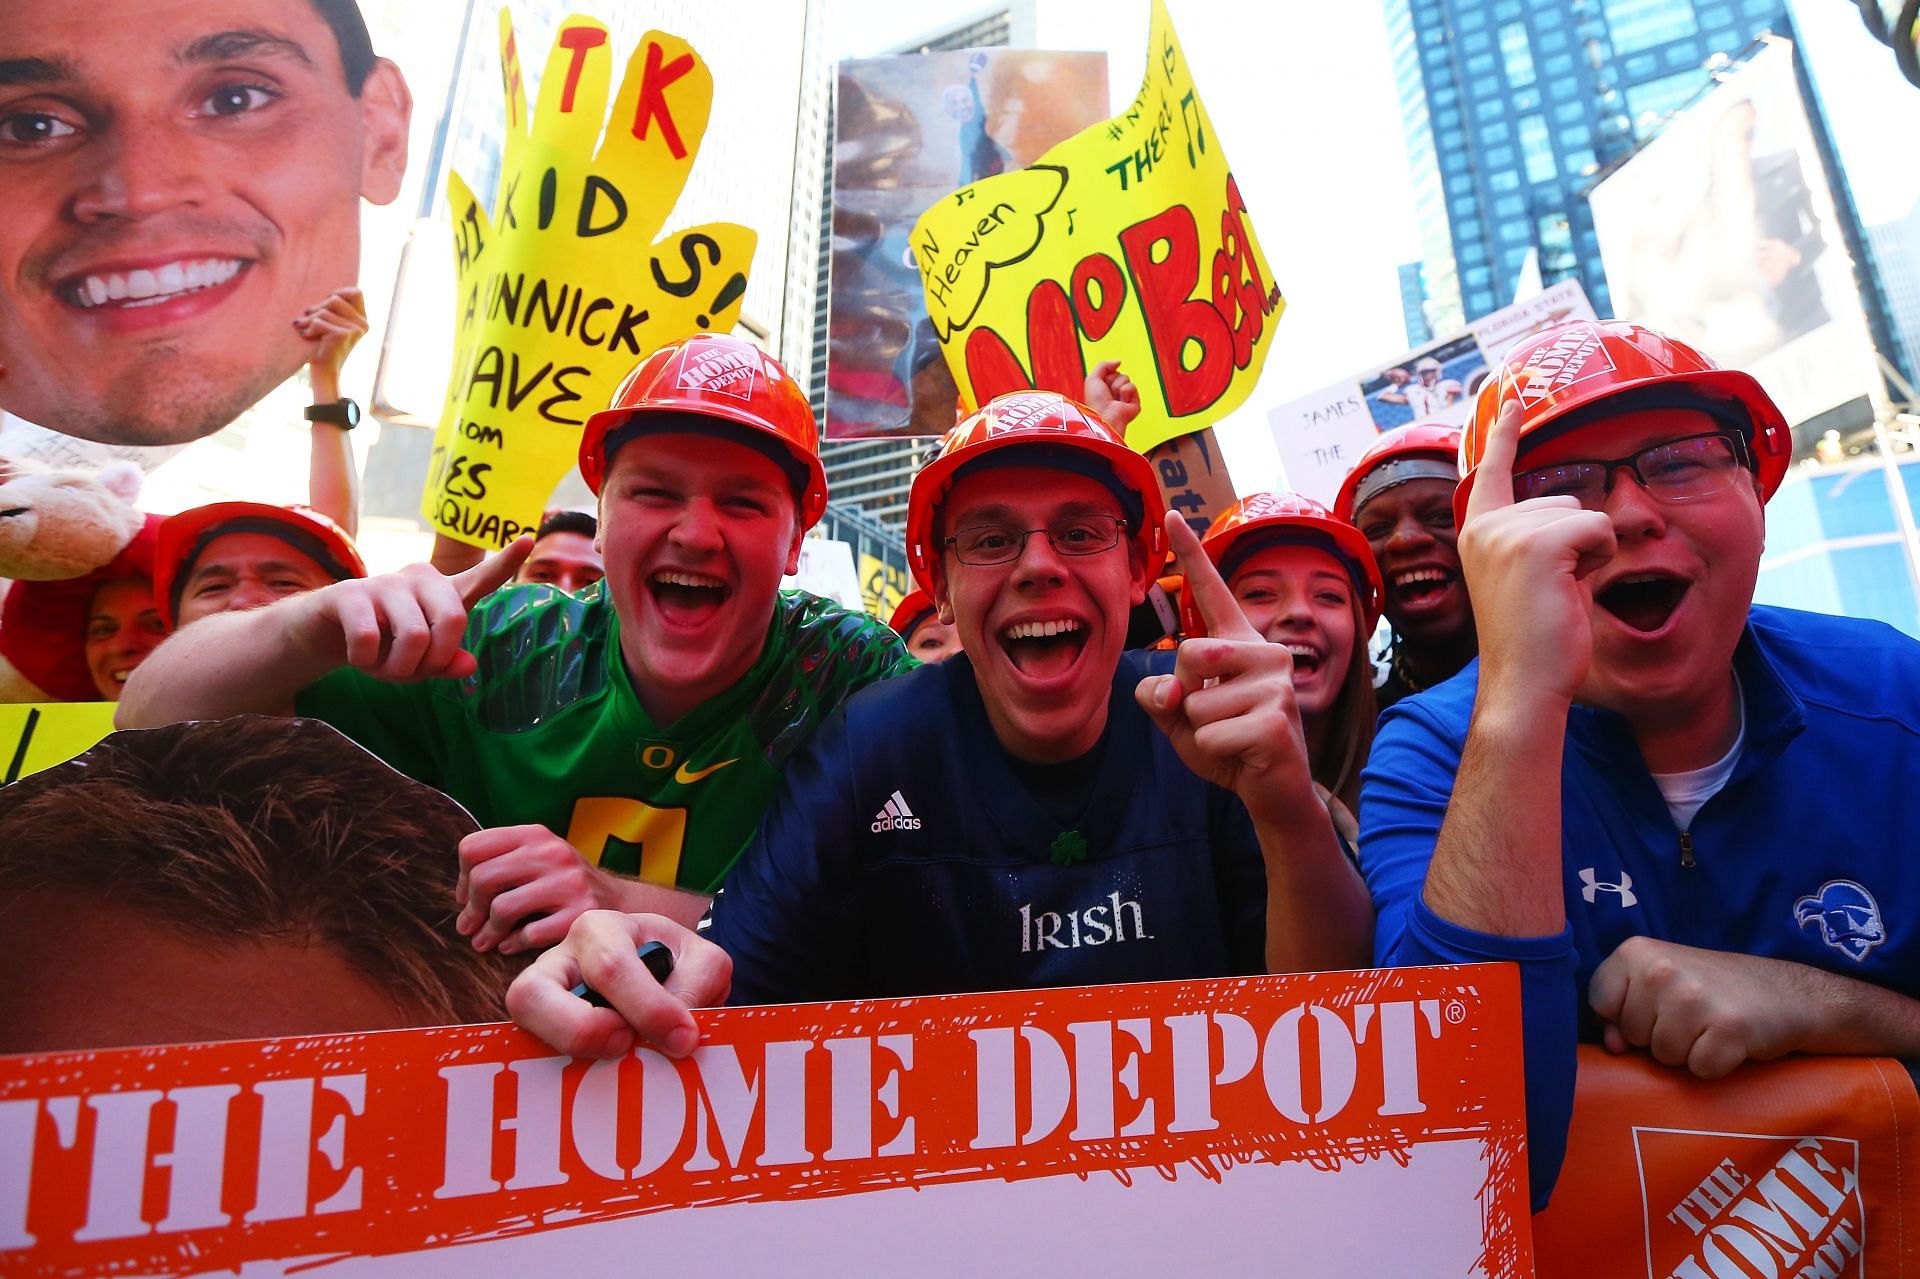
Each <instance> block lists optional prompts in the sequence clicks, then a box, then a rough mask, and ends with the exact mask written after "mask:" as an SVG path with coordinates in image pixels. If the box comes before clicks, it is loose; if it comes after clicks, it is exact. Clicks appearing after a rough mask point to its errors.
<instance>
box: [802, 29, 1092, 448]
mask: <svg viewBox="0 0 1920 1279" xmlns="http://www.w3.org/2000/svg"><path fill="white" fill-rule="evenodd" d="M834 93H835V97H834V138H833V228H832V234H833V256H832V291H831V294H830V296H829V299H828V310H827V315H828V320H827V327H828V348H827V416H826V438H827V439H830V440H845V439H863V438H871V437H875V436H901V435H943V434H945V433H946V432H947V431H948V430H950V429H951V428H952V426H953V423H954V416H955V409H956V407H957V405H958V403H959V392H958V391H957V390H956V389H955V387H954V384H953V375H952V374H951V373H950V372H948V370H947V367H946V362H945V360H944V359H943V358H942V356H941V352H940V343H939V341H938V339H937V338H936V337H935V335H934V331H933V324H932V321H930V320H929V319H928V318H927V303H926V297H925V294H924V293H923V292H922V290H921V287H920V273H919V271H918V270H917V269H916V268H915V265H914V258H913V251H912V249H911V247H910V245H909V235H910V233H911V232H912V230H913V224H914V221H915V220H916V219H917V218H919V216H920V214H921V213H922V212H923V211H924V210H925V209H926V208H927V207H928V206H930V205H932V204H934V203H935V202H937V201H938V200H940V199H941V198H942V197H944V196H946V195H947V194H948V193H950V192H951V191H953V190H954V189H955V188H956V187H964V186H968V185H970V184H972V183H974V182H977V181H979V180H981V179H983V178H988V177H992V176H995V175H997V174H1002V173H1010V172H1013V171H1015V170H1017V169H1021V168H1024V167H1025V166H1027V165H1029V164H1032V163H1033V162H1034V161H1036V160H1038V159H1039V158H1040V157H1041V155H1042V154H1044V153H1045V152H1046V151H1047V150H1048V149H1049V148H1050V147H1052V146H1054V145H1055V144H1056V143H1058V142H1060V141H1062V140H1064V139H1066V138H1069V137H1072V136H1073V135H1074V134H1076V133H1078V132H1080V131H1081V130H1082V129H1084V128H1086V127H1087V126H1089V125H1091V124H1094V123H1095V122H1096V121H1098V120H1100V119H1101V118H1102V117H1103V116H1104V115H1105V114H1106V110H1107V55H1106V54H1104V53H1050V52H1043V51H1038V50H1032V49H998V48H996V49H968V50H961V51H958V52H952V53H918V54H903V55H898V56H891V57H883V58H854V59H848V60H845V61H842V62H841V63H840V64H839V66H838V78H837V80H836V82H835V89H834Z"/></svg>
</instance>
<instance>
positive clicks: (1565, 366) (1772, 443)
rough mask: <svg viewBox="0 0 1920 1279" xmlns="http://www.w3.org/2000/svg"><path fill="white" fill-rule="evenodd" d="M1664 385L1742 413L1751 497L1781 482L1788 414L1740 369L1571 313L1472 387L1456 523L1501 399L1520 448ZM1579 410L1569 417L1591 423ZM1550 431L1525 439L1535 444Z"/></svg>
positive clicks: (1636, 329) (1621, 323)
mask: <svg viewBox="0 0 1920 1279" xmlns="http://www.w3.org/2000/svg"><path fill="white" fill-rule="evenodd" d="M1654 388H1665V389H1666V390H1667V391H1668V392H1669V393H1670V394H1672V395H1673V396H1674V398H1675V399H1676V401H1680V402H1685V401H1692V402H1693V403H1695V404H1699V405H1701V406H1703V407H1708V408H1709V409H1718V410H1721V411H1731V412H1733V413H1736V414H1738V415H1739V416H1741V417H1743V418H1745V419H1746V421H1747V423H1748V425H1749V430H1748V432H1747V447H1748V451H1749V452H1750V453H1751V454H1752V456H1753V460H1754V464H1755V466H1756V467H1757V468H1758V471H1759V477H1760V500H1761V501H1762V502H1765V501H1766V500H1768V499H1769V498H1771V497H1772V496H1773V494H1774V491H1775V490H1776V489H1778V488H1779V487H1780V481H1781V479H1782V478H1783V477H1784V476H1785V475H1786V473H1787V462H1788V460H1789V459H1790V458H1791V457H1792V455H1793V434H1792V431H1791V430H1790V429H1789V427H1788V425H1787V419H1786V416H1785V415H1784V414H1782V413H1781V412H1780V408H1779V406H1778V405H1776V404H1775V403H1774V402H1773V399H1772V397H1771V396H1769V395H1768V394H1767V393H1766V392H1765V391H1764V390H1762V389H1761V387H1760V384H1759V383H1758V382H1756V381H1754V380H1753V378H1752V377H1750V376H1748V375H1747V374H1745V373H1740V372H1737V371H1735V370H1733V369H1723V368H1721V367H1720V366H1719V365H1717V364H1715V363H1714V362H1713V361H1712V360H1709V359H1708V358H1707V357H1706V356H1704V355H1702V354H1701V353H1700V352H1698V351H1696V350H1694V349H1693V348H1692V347H1690V346H1688V345H1687V344H1686V343H1685V342H1681V341H1678V340H1677V339H1674V338H1669V337H1663V336H1662V335H1660V334H1658V333H1656V332H1654V331H1653V330H1652V329H1649V328H1645V327H1643V326H1641V325H1638V324H1631V323H1628V322H1627V321H1625V320H1573V321H1570V322H1569V323H1566V324H1556V325H1554V326H1553V327H1552V328H1550V329H1544V330H1542V331H1541V332H1539V333H1536V334H1535V335H1534V336H1532V337H1530V338H1528V339H1527V340H1526V341H1524V342H1522V343H1520V345H1518V346H1516V347H1514V348H1513V350H1511V351H1509V352H1508V353H1507V358H1506V359H1505V360H1504V361H1502V362H1501V364H1500V367H1499V369H1497V370H1496V371H1495V373H1494V375H1493V376H1491V377H1489V378H1488V379H1487V380H1486V382H1485V383H1483V384H1482V385H1481V387H1480V398H1479V401H1478V402H1477V403H1476V404H1475V405H1474V413H1473V420H1472V421H1471V422H1469V423H1468V424H1467V429H1466V431H1465V433H1464V434H1462V436H1461V437H1460V474H1461V476H1462V477H1463V478H1462V479H1461V481H1460V487H1459V488H1458V489H1457V490H1455V492H1454V495H1453V511H1454V517H1455V519H1456V521H1458V522H1461V523H1464V522H1465V520H1466V514H1467V495H1468V494H1469V493H1471V492H1472V491H1473V473H1474V471H1475V469H1476V468H1478V466H1479V465H1480V457H1481V455H1482V454H1483V453H1484V452H1485V451H1486V446H1487V435H1488V433H1489V432H1490V431H1492V429H1493V423H1494V419H1495V418H1497V417H1498V416H1499V415H1500V411H1501V410H1502V409H1503V408H1505V407H1506V406H1507V405H1508V404H1509V403H1518V404H1519V405H1520V412H1521V417H1520V450H1521V453H1522V454H1523V455H1524V453H1525V452H1526V449H1527V447H1528V442H1527V437H1528V436H1538V435H1540V433H1541V432H1542V431H1543V430H1544V429H1545V428H1546V427H1548V426H1549V425H1550V424H1551V423H1553V422H1555V421H1556V420H1558V419H1561V418H1564V417H1566V416H1567V415H1568V414H1570V413H1573V412H1575V411H1576V410H1579V409H1584V408H1587V407H1588V406H1590V405H1595V404H1599V403H1602V402H1603V401H1605V400H1607V399H1609V398H1611V397H1613V396H1616V395H1620V394H1623V393H1625V392H1628V391H1642V390H1651V389H1654ZM1591 420H1592V418H1591V417H1590V416H1589V415H1586V414H1582V415H1581V417H1580V419H1579V420H1578V422H1575V423H1573V424H1574V425H1578V424H1579V423H1580V422H1586V421H1591ZM1555 434H1558V432H1557V431H1546V433H1545V435H1544V436H1541V437H1540V438H1537V439H1535V440H1534V441H1533V443H1535V444H1539V443H1544V442H1545V440H1546V439H1550V438H1552V437H1553V436H1554V435H1555Z"/></svg>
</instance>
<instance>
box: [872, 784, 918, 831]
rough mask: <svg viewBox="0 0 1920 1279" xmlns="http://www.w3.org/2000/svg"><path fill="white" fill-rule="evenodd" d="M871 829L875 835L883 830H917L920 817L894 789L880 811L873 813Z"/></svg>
mask: <svg viewBox="0 0 1920 1279" xmlns="http://www.w3.org/2000/svg"><path fill="white" fill-rule="evenodd" d="M872 829H873V833H874V834H876V835H878V834H879V833H880V832H881V831H883V830H919V829H920V819H919V818H918V817H915V816H914V815H913V810H912V809H911V808H908V807H907V801H906V800H905V799H903V798H901V795H900V792H899V791H895V792H894V793H893V794H892V795H890V796H888V797H887V802H886V803H885V804H884V805H882V806H881V808H880V811H879V812H877V813H875V814H874V815H873V828H872Z"/></svg>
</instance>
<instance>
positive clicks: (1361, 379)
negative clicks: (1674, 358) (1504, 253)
mask: <svg viewBox="0 0 1920 1279" xmlns="http://www.w3.org/2000/svg"><path fill="white" fill-rule="evenodd" d="M1594 318H1595V316H1594V311H1593V304H1592V303H1590V302H1589V301H1588V300H1587V295H1586V292H1585V290H1583V289H1582V288H1581V287H1580V282H1579V281H1578V280H1562V281H1560V282H1558V283H1556V284H1554V285H1552V286H1550V287H1548V288H1546V289H1544V290H1542V291H1541V292H1540V293H1537V294H1535V295H1534V296H1533V297H1530V298H1524V299H1522V300H1521V301H1518V302H1516V303H1514V304H1513V305H1512V306H1507V307H1502V308H1501V309H1500V310H1498V311H1493V312H1490V313H1488V314H1487V315H1484V316H1481V317H1480V318H1479V319H1477V320H1475V321H1474V322H1473V323H1472V324H1471V325H1469V326H1468V328H1467V330H1466V331H1465V332H1464V333H1456V334H1451V335H1448V336H1446V337H1442V338H1438V339H1436V340H1434V341H1432V342H1429V343H1427V344H1426V345H1424V346H1420V347H1416V348H1414V349H1413V350H1411V351H1407V352H1405V353H1404V354H1402V355H1401V356H1400V357H1399V358H1398V359H1395V360H1393V361H1391V362H1390V363H1387V364H1382V365H1378V366H1376V367H1374V368H1371V369H1368V370H1365V371H1363V372H1361V373H1359V374H1357V375H1355V376H1353V377H1350V378H1343V379H1341V380H1340V381H1338V382H1335V383H1333V384H1331V385H1329V386H1325V387H1322V388H1321V389H1320V390H1318V391H1315V392H1313V393H1312V394H1309V395H1304V396H1300V397H1298V398H1296V399H1293V400H1289V401H1288V402H1286V403H1285V404H1280V405H1276V406H1275V407H1273V408H1271V409H1269V410H1267V425H1268V427H1269V429H1271V430H1272V432H1273V440H1274V445H1275V446H1276V448H1277V449H1278V450H1279V454H1280V465H1281V470H1282V473H1283V476H1284V479H1283V483H1284V484H1285V486H1286V487H1287V488H1289V489H1291V490H1292V491H1294V492H1296V493H1302V494H1305V495H1306V496H1308V497H1311V498H1314V499H1315V500H1317V501H1320V502H1325V503H1327V504H1329V505H1331V504H1332V502H1333V499H1334V496H1335V495H1336V494H1337V493H1338V492H1339V491H1340V482H1341V481H1342V480H1344V479H1345V478H1346V475H1347V472H1348V471H1350V470H1352V469H1353V466H1354V464H1355V463H1356V462H1358V461H1359V460H1360V455H1361V454H1363V453H1365V452H1366V451H1367V449H1368V447H1369V446H1371V445H1372V443H1373V441H1374V439H1375V438H1376V437H1377V436H1379V435H1380V433H1381V432H1383V431H1390V430H1392V429H1393V428H1394V427H1397V426H1406V425H1409V424H1411V423H1414V422H1442V423H1445V424H1447V425H1449V426H1460V427H1464V426H1465V425H1466V424H1467V422H1468V420H1469V419H1471V418H1472V416H1473V406H1474V400H1475V397H1476V396H1477V395H1478V394H1479V390H1480V386H1481V383H1482V382H1484V381H1485V380H1486V378H1487V376H1488V371H1489V370H1490V369H1491V368H1493V367H1494V366H1496V365H1498V364H1499V363H1500V361H1501V360H1503V359H1504V358H1506V354H1507V352H1508V351H1510V350H1512V349H1513V348H1514V347H1515V346H1516V345H1518V344H1519V342H1520V341H1521V340H1522V339H1524V338H1527V337H1530V336H1532V335H1533V334H1535V333H1538V332H1540V331H1541V330H1542V329H1545V328H1548V327H1549V326H1551V325H1555V324H1560V323H1563V322H1565V321H1568V320H1591V319H1594Z"/></svg>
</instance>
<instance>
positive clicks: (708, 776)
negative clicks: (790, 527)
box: [296, 586, 917, 893]
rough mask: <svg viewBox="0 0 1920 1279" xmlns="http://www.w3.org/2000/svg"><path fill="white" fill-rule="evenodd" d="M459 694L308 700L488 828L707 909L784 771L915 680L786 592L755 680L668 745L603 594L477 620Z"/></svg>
mask: <svg viewBox="0 0 1920 1279" xmlns="http://www.w3.org/2000/svg"><path fill="white" fill-rule="evenodd" d="M464 643H465V646H466V648H467V649H468V651H470V652H471V653H472V654H473V655H474V657H475V658H476V659H478V661H479V663H480V665H479V669H478V670H477V671H476V672H475V673H474V674H473V675H472V676H470V677H468V678H467V679H465V680H430V681H427V682H424V683H418V684H389V683H385V682H383V681H380V680H376V679H373V678H371V677H369V676H366V675H363V674H361V673H360V672H358V671H355V670H352V669H350V668H343V669H341V670H337V671H334V672H333V673H332V674H330V675H328V676H326V677H325V678H324V679H321V680H320V681H319V682H317V683H315V684H314V685H312V686H311V687H310V688H308V689H306V691H304V692H303V693H301V694H300V696H299V697H298V699H296V709H297V710H298V712H299V713H300V714H302V715H311V716H313V717H315V718H317V719H322V720H325V721H326V722H327V723H329V724H332V725H333V726H334V727H335V728H338V729H339V730H340V731H341V732H343V733H345V734H347V735H348V736H349V737H351V738H353V739H354V740H355V741H357V742H359V743H360V744H361V745H363V746H365V747H366V748H367V749H369V750H371V751H372V752H373V753H374V754H376V755H378V756H380V757H381V758H382V759H384V760H386V761H387V762H388V763H389V764H391V765H393V766H394V767H395V768H397V769H399V770H400V771H401V772H403V773H406V774H407V775H408V776H410V777H414V778H417V779H419V780H420V781H423V782H426V783H428V784H429V785H432V786H436V787H438V788H440V789H441V790H443V791H445V792H446V793H447V794H449V795H451V796H453V797H454V798H455V799H456V800H458V801H460V803H462V804H464V805H466V807H467V808H468V809H469V810H471V811H472V813H473V815H474V817H475V818H476V819H477V820H478V821H479V822H480V824H481V825H483V826H515V825H520V824H522V823H528V822H538V823H539V824H540V825H542V826H545V827H547V828H548V829H549V830H552V831H554V832H555V833H557V834H559V835H561V836H563V837H564V838H565V839H566V841H567V842H568V843H569V844H572V845H573V846H574V847H575V848H576V849H578V850H579V851H580V853H581V855H582V856H584V857H585V858H586V859H587V860H588V861H589V862H592V863H594V864H596V865H599V866H602V867H604V868H606V869H608V870H613V871H618V872H620V873H622V874H626V875H635V876H638V877H639V878H641V879H645V880H649V881H651V882H654V883H659V884H673V885H677V886H678V887H681V888H688V889H694V890H696V891H699V892H705V893H711V892H713V891H715V890H716V889H718V888H719V886H720V884H721V881H722V880H724V879H725V878H726V874H727V871H728V870H730V869H731V868H732V866H733V862H734V859H735V858H736V857H738V856H739V854H740V850H741V849H742V848H744V847H745V846H746V843H747V841H748V840H749V839H750V838H752V836H753V832H754V829H755V828H756V827H757V826H758V825H759V824H760V815H761V813H762V812H763V811H764V810H765V808H766V806H767V805H768V804H769V803H770V802H772V800H773V796H774V791H775V789H776V787H777V786H778V784H779V780H780V769H781V767H782V766H783V765H784V764H785V763H786V761H787V758H788V757H789V756H790V755H792V754H793V752H794V751H795V750H797V749H798V748H799V747H800V746H801V745H803V744H804V743H805V742H806V740H807V739H808V738H809V737H810V736H812V734H813V731H814V729H816V728H818V727H819V726H820V723H821V722H822V721H823V720H824V719H825V718H826V717H827V715H828V714H829V713H831V712H832V711H833V709H834V708H835V707H836V706H838V705H839V704H840V703H841V702H842V701H843V700H845V699H846V698H847V697H848V696H849V695H851V694H852V693H854V692H856V691H857V690H859V689H861V688H864V687H865V686H866V685H868V684H870V683H873V682H874V681H875V680H879V679H884V678H886V677H887V676H889V675H892V674H895V673H897V672H899V671H902V670H905V669H907V668H909V667H911V666H914V665H917V663H916V662H914V660H913V659H912V658H910V657H908V656H907V654H906V650H905V649H904V648H903V647H902V646H901V644H900V641H899V639H898V637H896V636H895V635H894V633H893V632H892V631H890V630H888V629H887V628H886V627H885V626H883V625H881V624H880V623H879V622H878V621H875V620H874V619H873V618H870V617H868V616H867V615H866V614H864V613H851V612H848V611H847V610H846V609H843V608H841V607H840V606H839V605H837V604H834V603H832V602H831V601H829V600H823V599H820V598H819V597H817V596H814V595H809V594H806V593H805V592H802V591H783V592H781V594H780V597H779V602H778V603H777V604H776V605H775V608H774V614H773V622H772V624H771V625H770V626H769V627H768V629H767V641H766V646H765V648H764V649H762V650H761V654H760V658H759V660H758V661H756V662H755V663H754V664H753V668H752V669H751V670H749V671H748V672H747V674H746V675H745V676H744V677H743V678H742V679H741V680H740V682H739V683H737V684H735V685H734V686H733V687H732V688H730V689H728V690H727V691H726V692H725V693H723V694H721V695H720V696H719V697H717V698H714V699H713V700H712V701H710V702H707V703H706V704H705V705H703V706H701V707H699V708H698V709H696V710H694V711H693V712H691V713H690V714H688V715H686V716H684V717H682V718H681V719H680V720H679V721H678V722H677V723H675V724H674V725H673V726H672V728H671V729H670V730H662V729H660V728H659V727H657V726H656V725H655V724H654V723H653V721H652V720H651V719H650V718H648V716H647V713H646V711H645V710H643V709H642V708H641V705H640V699H639V697H638V696H636V695H635V693H634V690H633V683H632V679H631V677H630V676H629V675H628V672H627V666H626V662H625V661H624V660H623V659H622V658H621V655H620V626H619V620H618V619H617V618H616V617H615V615H614V611H613V605H612V603H611V602H610V601H609V600H608V598H607V596H606V594H605V590H604V588H603V587H601V586H594V587H591V588H589V589H588V590H587V591H586V592H584V593H583V594H582V595H581V596H579V597H574V596H570V595H563V594H561V593H560V592H559V591H556V590H554V589H553V588H551V587H548V586H517V587H508V588H506V589H504V590H501V591H498V592H496V593H495V594H493V595H491V596H489V597H488V598H487V599H485V600H483V601H482V602H481V603H480V604H478V605H477V606H475V608H474V610H473V612H472V614H471V615H470V616H469V618H468V620H467V632H466V639H465V641H464Z"/></svg>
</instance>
